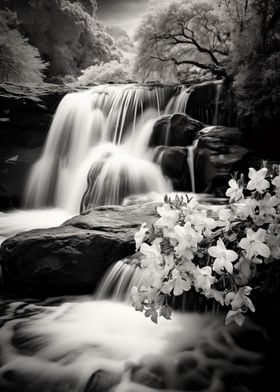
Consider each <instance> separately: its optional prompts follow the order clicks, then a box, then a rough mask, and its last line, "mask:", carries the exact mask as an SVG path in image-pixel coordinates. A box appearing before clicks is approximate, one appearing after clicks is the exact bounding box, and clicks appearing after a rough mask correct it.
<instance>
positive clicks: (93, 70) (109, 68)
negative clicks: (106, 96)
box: [78, 60, 131, 85]
mask: <svg viewBox="0 0 280 392" xmlns="http://www.w3.org/2000/svg"><path fill="white" fill-rule="evenodd" d="M130 74H131V72H130V64H129V61H128V60H123V61H122V62H119V61H116V60H113V61H110V62H109V63H101V64H99V65H92V66H90V67H88V68H87V69H85V70H83V71H82V76H80V77H79V78H78V81H79V82H80V83H81V84H85V85H87V84H95V83H124V82H127V81H128V80H129V79H130Z"/></svg>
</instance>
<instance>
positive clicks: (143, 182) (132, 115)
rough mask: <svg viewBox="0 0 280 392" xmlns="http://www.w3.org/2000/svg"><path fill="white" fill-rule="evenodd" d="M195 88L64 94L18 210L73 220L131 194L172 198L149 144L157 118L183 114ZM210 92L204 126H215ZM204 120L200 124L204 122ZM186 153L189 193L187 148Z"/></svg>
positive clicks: (117, 88) (120, 87) (119, 87)
mask: <svg viewBox="0 0 280 392" xmlns="http://www.w3.org/2000/svg"><path fill="white" fill-rule="evenodd" d="M211 86H212V85H211ZM212 87H213V86H212ZM212 87H211V88H212ZM197 88H198V89H199V85H198V86H197V87H196V86H193V87H185V86H177V87H170V86H169V87H168V86H165V87H164V86H153V85H152V86H147V85H136V84H131V85H103V86H97V87H93V88H90V89H89V90H87V91H82V92H76V93H71V94H68V95H66V96H65V97H64V98H63V99H62V101H61V102H60V104H59V106H58V108H57V111H56V114H55V116H54V119H53V122H52V124H51V127H50V130H49V134H48V137H47V141H46V144H45V146H44V149H43V152H42V155H41V158H40V159H39V161H37V163H35V165H34V166H33V169H32V171H31V174H30V177H29V180H28V183H27V186H26V190H25V206H26V207H28V208H42V207H54V208H60V209H64V210H66V211H68V212H69V213H71V214H73V213H74V214H76V213H78V212H79V210H80V208H81V210H85V209H87V208H88V207H89V208H91V207H94V206H96V205H102V204H121V203H122V200H123V199H124V198H125V197H126V196H129V195H133V194H137V193H147V192H157V193H167V192H170V191H172V187H171V185H170V182H169V181H168V180H167V179H166V178H165V177H164V175H163V174H162V172H161V169H160V167H159V166H158V164H156V163H155V162H153V156H154V154H153V152H152V151H151V149H150V148H149V140H150V137H151V134H152V130H153V125H154V122H155V121H156V119H157V118H158V117H159V116H160V115H162V114H165V115H168V114H169V115H170V114H174V113H186V112H188V110H189V109H188V107H189V102H190V100H191V98H192V96H193V94H194V93H195V92H196V90H197ZM174 91H175V94H174ZM211 91H215V94H216V95H215V99H214V106H215V110H214V114H213V119H212V121H213V122H214V123H217V121H218V117H219V102H220V97H221V92H222V84H221V83H220V82H219V83H218V82H217V83H215V84H214V90H213V88H212V90H211ZM211 94H212V93H211ZM210 103H211V105H212V104H213V102H210ZM205 113H206V114H203V115H202V117H205V116H206V115H207V116H208V114H207V113H208V112H207V110H206V112H205ZM168 137H169V134H168V132H167V134H166V138H167V139H168ZM167 142H168V140H166V144H168V143H167ZM188 150H189V158H188V164H189V167H190V173H191V180H192V190H193V191H194V190H195V186H194V168H193V157H192V153H193V148H192V147H188ZM86 190H87V192H86V193H85V191H86Z"/></svg>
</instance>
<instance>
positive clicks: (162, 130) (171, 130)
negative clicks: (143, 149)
mask: <svg viewBox="0 0 280 392" xmlns="http://www.w3.org/2000/svg"><path fill="white" fill-rule="evenodd" d="M203 128H204V125H203V124H202V123H201V122H200V121H197V120H195V119H193V118H191V117H190V116H188V115H187V114H180V113H177V114H173V115H165V116H162V117H160V118H159V119H158V120H157V121H156V122H155V124H154V128H153V132H152V136H151V139H150V145H151V146H162V145H165V146H181V147H186V146H189V145H191V144H192V143H193V141H194V139H195V137H196V135H197V133H198V131H200V130H201V129H203Z"/></svg>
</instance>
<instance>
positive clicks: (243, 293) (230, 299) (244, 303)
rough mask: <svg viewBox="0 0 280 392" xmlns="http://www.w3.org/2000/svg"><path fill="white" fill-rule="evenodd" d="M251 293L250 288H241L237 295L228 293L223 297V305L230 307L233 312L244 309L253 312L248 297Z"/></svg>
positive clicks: (251, 303) (253, 308) (231, 292)
mask: <svg viewBox="0 0 280 392" xmlns="http://www.w3.org/2000/svg"><path fill="white" fill-rule="evenodd" d="M251 291H252V287H250V286H244V287H241V288H240V289H239V290H238V292H237V293H234V292H233V291H230V292H229V293H228V294H227V295H226V297H225V304H226V305H231V307H232V309H233V310H238V309H241V308H244V307H245V308H246V309H250V310H251V312H255V310H256V309H255V306H254V304H253V302H252V301H251V300H250V298H249V297H248V295H250V293H251Z"/></svg>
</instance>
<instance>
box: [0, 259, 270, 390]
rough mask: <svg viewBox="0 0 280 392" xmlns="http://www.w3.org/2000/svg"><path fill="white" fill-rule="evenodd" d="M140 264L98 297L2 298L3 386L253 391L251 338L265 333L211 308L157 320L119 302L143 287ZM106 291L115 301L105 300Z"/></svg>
mask: <svg viewBox="0 0 280 392" xmlns="http://www.w3.org/2000/svg"><path fill="white" fill-rule="evenodd" d="M137 268H138V269H137ZM137 268H134V269H133V268H131V267H130V266H129V265H128V264H126V263H122V262H119V263H117V264H116V265H115V266H114V267H113V268H112V270H111V271H109V274H108V275H107V277H105V278H104V282H103V284H102V285H101V287H100V289H99V291H98V292H97V293H96V296H95V300H93V298H91V297H81V298H77V297H76V298H63V299H62V301H63V303H61V302H60V301H61V299H53V300H50V299H49V300H46V301H44V302H37V303H35V304H34V303H30V302H28V301H26V302H24V301H19V302H9V301H3V303H2V305H1V307H0V310H1V316H0V323H1V325H2V328H1V330H0V332H1V333H0V352H1V368H0V390H3V391H5V392H15V391H19V390H20V391H21V392H37V391H42V392H50V391H52V392H93V391H95V392H158V391H160V390H165V391H166V392H179V391H200V392H218V391H219V392H237V391H238V392H240V391H244V392H245V391H246V392H255V390H256V389H254V388H255V386H256V385H258V383H259V382H260V381H261V377H262V373H261V364H262V360H263V353H262V350H261V349H258V348H256V347H255V346H253V348H252V345H251V344H250V340H249V343H248V345H247V342H248V339H250V336H254V337H255V338H256V337H257V338H258V341H259V342H263V341H264V337H263V335H262V332H261V331H260V330H259V329H258V328H257V327H255V326H253V325H249V324H248V325H247V327H243V328H242V329H240V328H239V327H237V326H233V325H231V326H228V327H225V325H224V322H223V317H221V318H220V316H218V315H215V317H213V315H211V314H209V313H204V314H198V313H184V314H182V313H178V312H174V313H173V316H172V320H165V319H162V318H160V320H159V324H158V325H156V324H154V323H152V322H151V321H150V320H149V319H148V318H145V317H144V315H143V314H142V313H139V312H135V310H134V309H133V308H132V307H131V306H130V305H128V304H126V303H125V302H124V301H123V302H122V303H120V302H118V301H117V300H116V298H123V299H126V298H128V296H129V290H130V288H131V286H132V285H133V284H141V271H140V269H139V267H137ZM108 289H109V292H110V296H111V297H112V296H113V299H111V300H104V299H103V298H104V296H105V297H106V296H107V295H108ZM96 298H97V299H96ZM98 298H99V299H98ZM237 342H239V343H237ZM262 344H263V343H260V347H262Z"/></svg>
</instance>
